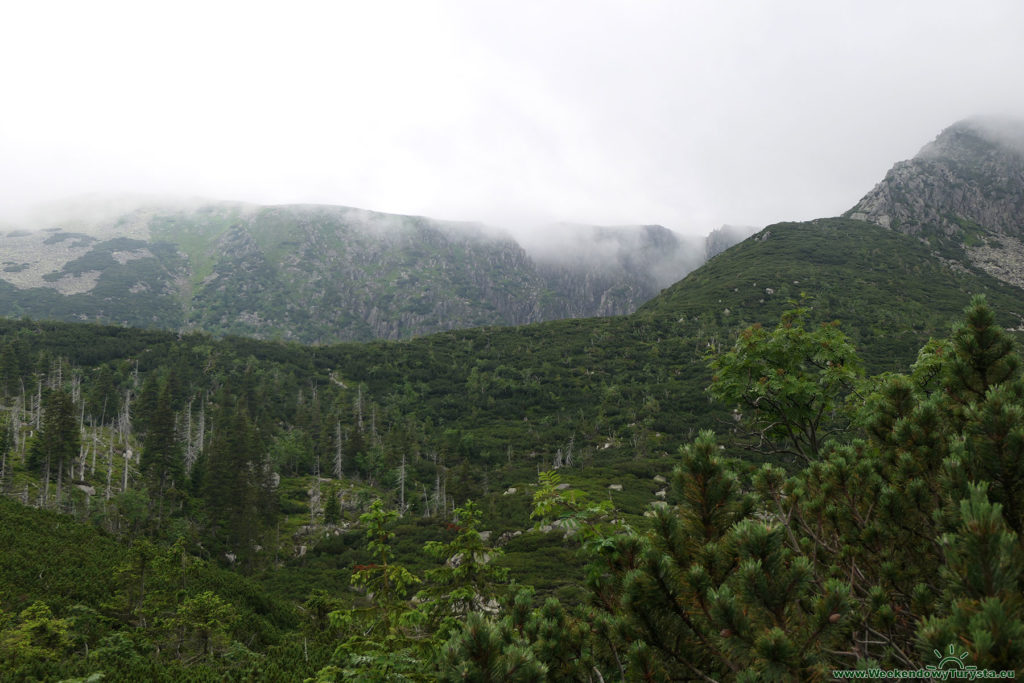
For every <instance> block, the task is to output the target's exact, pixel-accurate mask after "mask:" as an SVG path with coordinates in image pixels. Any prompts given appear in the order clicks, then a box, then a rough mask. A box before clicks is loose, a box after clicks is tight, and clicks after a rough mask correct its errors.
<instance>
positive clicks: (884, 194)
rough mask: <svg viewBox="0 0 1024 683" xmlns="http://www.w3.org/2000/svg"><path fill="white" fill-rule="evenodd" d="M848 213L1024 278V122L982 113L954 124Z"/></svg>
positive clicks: (1000, 274) (1007, 276) (1008, 278)
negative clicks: (986, 115)
mask: <svg viewBox="0 0 1024 683" xmlns="http://www.w3.org/2000/svg"><path fill="white" fill-rule="evenodd" d="M846 215H847V216H848V217H850V218H853V219H857V220H866V221H869V222H872V223H876V224H878V225H881V226H884V227H887V228H891V229H893V230H899V231H901V232H904V233H908V234H911V235H916V236H918V237H920V238H921V239H923V240H926V241H928V242H931V243H934V245H935V246H936V247H942V251H943V252H945V253H944V256H946V257H951V256H952V257H953V258H957V259H959V260H962V261H963V262H964V265H965V266H968V267H976V268H980V269H982V270H984V271H985V272H987V273H989V274H990V275H993V276H995V277H997V278H999V279H1001V280H1003V281H1004V282H1008V283H1010V284H1013V285H1016V286H1024V122H1022V121H1016V120H1007V119H999V118H993V117H987V118H982V117H979V118H972V119H968V120H965V121H960V122H958V123H956V124H954V125H952V126H950V127H949V128H947V129H946V130H944V131H942V133H940V134H939V136H938V137H937V138H936V139H935V140H934V141H932V142H931V143H929V144H927V145H925V147H924V148H923V149H922V150H921V151H920V152H919V153H918V154H917V156H915V157H914V158H913V159H910V160H908V161H901V162H899V163H897V164H896V165H895V166H893V167H892V169H891V170H890V171H889V172H888V173H887V174H886V176H885V178H884V179H883V180H882V182H880V183H879V184H878V185H876V186H875V188H874V189H873V190H871V191H870V192H869V193H868V194H867V195H865V196H864V198H863V199H861V200H860V202H858V203H857V205H856V206H854V207H853V209H851V210H850V211H849V212H847V214H846Z"/></svg>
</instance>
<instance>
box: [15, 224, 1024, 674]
mask: <svg viewBox="0 0 1024 683" xmlns="http://www.w3.org/2000/svg"><path fill="white" fill-rule="evenodd" d="M806 254H813V255H814V260H813V261H810V260H808V259H807V258H806ZM897 283H898V285H899V286H897V287H894V284H897ZM1016 291H1017V290H1015V289H1014V288H1012V287H1010V286H1009V285H1005V284H1004V283H1000V282H998V281H996V280H994V279H992V278H989V277H987V276H985V275H984V274H983V273H968V272H958V271H952V270H950V269H948V268H946V267H945V266H943V265H942V264H941V262H939V261H937V260H936V259H934V258H933V256H932V254H931V252H930V251H929V250H928V249H927V248H925V247H923V246H921V245H920V244H919V243H918V242H917V241H916V240H913V239H911V238H908V237H905V236H902V235H899V234H895V233H892V232H889V231H886V230H882V229H880V228H877V227H874V226H870V225H867V224H862V223H858V222H856V221H845V220H832V221H818V222H814V223H810V224H780V225H777V226H771V227H770V228H768V229H766V230H765V231H763V232H762V233H761V234H760V235H759V236H757V237H755V238H754V239H752V240H748V241H747V242H745V243H743V244H741V245H739V246H737V247H735V248H733V249H732V250H730V251H728V252H726V253H725V254H723V255H722V256H720V257H718V258H716V259H714V260H712V261H711V262H709V263H708V264H707V265H706V266H705V267H704V268H702V269H700V270H698V271H696V272H695V273H693V274H692V275H691V276H689V277H688V278H686V279H685V280H683V281H682V282H680V283H679V284H677V285H675V286H674V287H672V288H670V289H668V290H666V291H665V292H663V293H662V295H661V296H660V297H658V298H656V299H655V300H654V301H652V302H651V303H650V304H648V305H647V306H645V307H644V308H642V309H641V310H640V311H639V312H638V313H636V314H634V315H631V316H622V317H614V318H600V319H589V320H567V321H557V322H550V323H544V324H539V325H530V326H525V327H516V328H479V329H472V330H465V331H458V332H449V333H441V334H436V335H431V336H427V337H421V338H416V339H413V340H410V341H406V342H374V343H366V344H340V345H332V346H316V347H307V346H300V345H297V344H286V343H272V342H260V341H254V340H251V339H244V338H223V339H220V338H214V337H210V336H206V335H202V334H175V333H171V332H157V331H144V330H136V329H129V328H123V327H107V326H98V325H89V324H72V323H52V322H40V321H32V320H2V321H0V335H2V337H0V397H2V398H0V407H2V412H0V491H2V493H3V497H2V499H0V506H2V517H3V524H2V526H0V539H2V540H0V610H2V611H0V671H2V673H0V678H2V679H3V680H18V681H21V680H89V681H92V680H104V681H108V680H140V679H141V680H167V681H171V680H174V681H178V680H197V681H199V680H266V681H279V680H312V681H333V680H350V679H351V680H438V679H442V680H478V681H487V680H494V681H499V680H572V681H601V680H620V679H621V680H823V679H827V678H829V677H830V675H831V671H833V670H837V669H856V668H862V669H863V668H870V667H888V668H905V669H910V668H918V667H920V666H923V665H924V664H927V663H935V661H936V660H935V657H934V655H933V654H932V653H933V651H940V652H946V651H947V650H948V649H949V648H954V649H955V650H956V654H957V655H959V654H961V653H966V654H967V655H969V656H970V658H971V661H972V662H973V663H974V664H975V665H976V666H977V667H978V668H985V669H992V670H1012V669H1015V668H1017V667H1020V666H1021V665H1022V663H1024V652H1022V651H1021V649H1022V647H1024V645H1022V644H1024V595H1022V585H1021V577H1022V575H1024V571H1022V570H1024V554H1022V552H1024V549H1022V547H1021V540H1020V538H1021V537H1020V533H1021V530H1022V529H1021V526H1022V524H1024V502H1022V501H1024V426H1022V425H1024V419H1022V418H1024V380H1022V379H1021V367H1020V360H1019V355H1018V352H1017V350H1016V341H1015V339H1014V336H1013V335H1014V333H1013V332H1011V331H1005V330H1006V329H1008V328H1012V327H1014V326H1015V323H1016V321H1018V320H1019V319H1020V318H1019V315H1020V313H1021V312H1022V311H1021V308H1022V307H1021V304H1020V300H1019V297H1018V296H1017V294H1016V293H1015V292H1016ZM978 294H984V295H985V298H984V299H982V298H978V297H976V295H978ZM957 321H959V322H957Z"/></svg>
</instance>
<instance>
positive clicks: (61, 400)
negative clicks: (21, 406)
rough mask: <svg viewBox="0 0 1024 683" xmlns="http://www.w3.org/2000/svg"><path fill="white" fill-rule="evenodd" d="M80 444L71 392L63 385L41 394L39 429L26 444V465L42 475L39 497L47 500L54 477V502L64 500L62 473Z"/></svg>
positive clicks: (65, 472)
mask: <svg viewBox="0 0 1024 683" xmlns="http://www.w3.org/2000/svg"><path fill="white" fill-rule="evenodd" d="M79 448H80V440H79V429H78V416H77V411H76V410H75V405H74V403H73V402H72V401H71V395H70V394H69V393H68V392H67V391H65V390H64V389H63V388H58V389H53V390H51V391H48V392H46V394H44V396H43V418H42V424H41V426H40V429H39V432H38V433H37V434H36V435H35V436H34V437H33V439H32V443H31V445H30V446H29V453H28V465H29V467H33V468H35V469H36V470H37V471H39V472H40V473H41V474H42V476H43V482H44V486H45V488H44V491H43V492H42V493H43V496H42V499H43V501H44V503H45V504H48V502H49V501H48V500H47V499H48V489H49V484H50V482H51V481H52V480H53V479H54V478H56V482H57V503H58V505H62V504H63V502H64V501H63V494H64V486H63V484H64V477H65V475H66V474H69V469H70V467H71V464H72V462H73V461H74V460H75V458H77V457H78V454H79Z"/></svg>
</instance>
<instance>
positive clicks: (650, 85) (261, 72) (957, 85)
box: [0, 0, 1024, 233]
mask: <svg viewBox="0 0 1024 683" xmlns="http://www.w3.org/2000/svg"><path fill="white" fill-rule="evenodd" d="M1022 79H1024V3H1022V2H1019V1H1018V0H1005V1H991V2H985V1H983V0H982V1H979V2H977V3H970V4H968V3H965V2H962V1H959V0H958V1H955V2H954V1H945V0H927V1H921V2H899V1H898V0H883V1H877V2H875V1H871V0H828V1H827V2H826V1H822V0H809V1H807V2H786V1H780V0H772V1H771V2H767V1H764V0H753V1H750V2H725V1H723V0H714V1H708V2H686V1H683V0H672V1H665V2H653V1H652V2H642V1H638V0H631V1H628V2H626V1H624V2H601V1H599V0H580V1H573V2H558V1H557V0H544V1H537V2H534V1H531V0H515V1H514V2H492V1H481V0H476V1H474V0H465V1H462V2H432V1H430V0H414V1H410V2H382V1H380V0H374V1H372V2H371V1H369V0H367V1H364V2H351V3H346V2H298V1H296V2H284V1H281V2H276V3H261V2H253V1H251V0H250V1H246V2H237V3H236V2H216V1H215V0H206V1H204V2H195V3H193V2H186V1H182V0H176V1H174V2H163V3H156V2H138V1H137V0H136V1H132V2H103V1H98V0H91V1H90V2H78V1H76V2H63V3H54V2H45V1H39V0H33V1H31V2H28V1H26V2H11V3H5V7H4V9H3V10H2V11H0V88H2V95H0V209H2V208H5V207H6V208H10V207H12V206H17V205H20V204H24V203H26V202H36V201H44V200H51V199H58V198H61V197H66V196H72V195H79V194H83V193H97V192H98V193H108V192H111V193H114V192H116V193H122V192H132V193H135V192H142V193H161V194H187V195H196V194H198V195H204V196H209V197H212V198H219V199H236V200H247V201H255V202H261V203H284V202H319V203H331V204H344V205H349V206H357V207H362V208H370V209H376V210H380V211H387V212H395V213H412V214H423V215H429V216H434V217H437V218H447V219H464V220H481V221H485V222H490V223H494V224H499V225H506V226H509V227H516V226H521V225H530V224H540V223H545V222H549V221H569V222H589V223H601V224H624V223H660V224H663V225H666V226H668V227H670V228H672V229H674V230H677V231H680V232H684V233H702V232H707V231H708V230H710V229H712V228H715V227H717V226H719V225H721V224H723V223H732V224H749V225H765V224H768V223H771V222H774V221H779V220H791V219H809V218H814V217H819V216H830V215H836V214H838V213H841V212H842V211H844V210H846V209H848V208H849V207H850V206H852V205H853V204H854V203H855V202H856V200H857V199H858V198H859V197H860V196H861V195H862V194H864V193H865V192H866V191H867V190H869V189H871V187H872V186H873V185H874V184H875V183H876V182H877V181H878V180H880V179H881V177H882V176H883V175H884V173H885V171H886V170H887V169H888V168H889V167H890V166H891V165H892V163H893V162H895V161H897V160H900V159H905V158H908V157H910V156H913V154H914V153H916V152H917V150H918V149H919V148H920V147H921V146H923V145H924V144H925V143H927V142H928V141H930V140H931V139H933V138H934V137H935V135H936V134H938V133H939V131H940V130H941V129H943V128H945V127H946V126H948V125H949V124H951V123H953V122H954V121H956V120H958V119H961V118H964V117H967V116H970V115H972V114H1000V115H1010V116H1018V117H1024V88H1022V87H1021V84H1022V82H1024V80H1022Z"/></svg>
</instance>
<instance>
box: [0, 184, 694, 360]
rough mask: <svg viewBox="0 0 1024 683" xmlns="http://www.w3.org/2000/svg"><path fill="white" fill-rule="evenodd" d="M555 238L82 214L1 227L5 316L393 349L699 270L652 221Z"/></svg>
mask: <svg viewBox="0 0 1024 683" xmlns="http://www.w3.org/2000/svg"><path fill="white" fill-rule="evenodd" d="M100 214H102V216H100V217H96V216H98V215H100ZM85 215H92V217H91V218H88V219H86V218H82V217H81V216H85ZM551 235H554V236H555V239H554V240H553V241H552V240H550V239H549V240H547V241H546V243H545V244H544V246H541V245H539V244H529V245H527V246H526V247H524V246H522V245H521V244H519V243H518V242H516V241H515V240H514V239H512V238H511V237H510V236H508V235H506V234H503V233H501V232H499V231H495V230H492V229H489V228H486V227H485V226H482V225H478V224H470V223H455V222H445V221H436V220H431V219H429V218H422V217H414V216H395V215H389V214H381V213H375V212H372V211H363V210H358V209H350V208H345V207H332V206H273V207H260V206H250V205H241V204H230V203H212V202H206V203H192V204H190V205H187V206H186V205H179V206H173V205H167V204H166V203H165V204H160V203H150V204H148V205H146V206H142V207H136V208H134V209H131V210H125V209H123V208H119V209H118V210H117V211H114V212H109V211H108V212H106V213H104V212H91V213H90V212H89V211H81V210H79V211H78V213H75V212H72V214H71V215H70V216H65V217H63V218H61V219H56V218H54V219H51V220H49V221H48V222H47V223H45V228H44V229H42V230H37V231H35V232H29V231H26V230H22V229H19V228H18V226H11V227H10V229H7V230H4V231H2V232H0V254H3V255H4V258H3V263H2V264H0V314H6V315H29V316H37V317H49V318H58V319H72V320H96V321H102V322H114V323H121V324H129V325H141V326H157V327H165V328H171V329H185V330H188V329H196V330H204V331H208V332H213V333H217V334H241V335H247V336H256V337H260V338H281V339H294V340H297V341H302V342H313V343H328V342H334V341H343V340H368V339H379V338H384V339H403V338H408V337H411V336H415V335H421V334H427V333H431V332H438V331H443V330H448V329H453V328H460V327H472V326H480V325H518V324H524V323H531V322H538V321H543V320H552V319H558V318H569V317H586V316H601V315H617V314H624V313H629V312H632V311H633V310H635V309H636V308H637V307H638V306H639V305H640V304H642V303H644V302H645V301H647V300H648V299H650V298H652V297H653V296H655V295H656V294H657V293H658V292H659V291H660V289H661V288H663V287H665V286H667V285H669V284H671V283H672V282H675V281H676V280H678V279H680V278H681V277H683V276H684V275H685V274H686V273H687V272H689V271H690V270H692V269H693V268H695V267H697V266H698V265H700V263H701V262H702V261H703V248H702V247H703V245H702V243H701V242H698V241H693V242H692V243H691V242H686V241H683V240H681V239H680V238H679V237H678V236H677V235H675V233H673V232H671V231H669V230H667V229H665V228H662V227H660V226H639V227H623V228H598V227H593V226H553V227H552V228H551V230H549V231H548V236H549V237H550V236H551Z"/></svg>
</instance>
